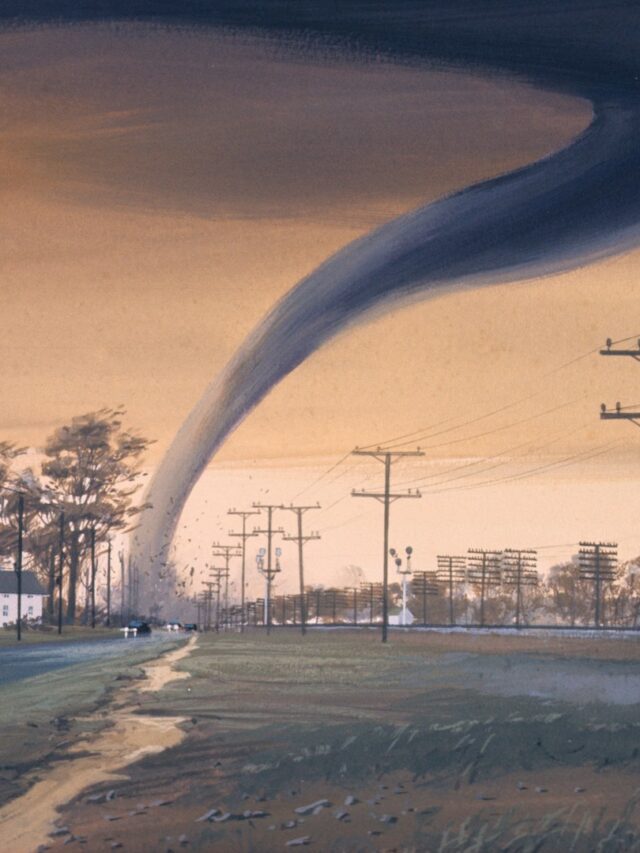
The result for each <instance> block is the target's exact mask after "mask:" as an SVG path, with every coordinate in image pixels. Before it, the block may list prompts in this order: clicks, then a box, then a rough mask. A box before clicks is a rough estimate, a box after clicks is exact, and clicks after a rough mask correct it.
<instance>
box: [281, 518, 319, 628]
mask: <svg viewBox="0 0 640 853" xmlns="http://www.w3.org/2000/svg"><path fill="white" fill-rule="evenodd" d="M280 509H288V510H290V511H291V512H293V513H295V515H296V516H297V520H298V526H297V531H298V532H297V533H296V534H295V535H293V536H288V535H286V534H283V536H282V539H283V540H284V541H285V542H297V543H298V574H299V578H300V607H301V611H300V630H301V632H302V634H306V632H307V614H306V608H305V606H304V553H303V552H304V546H305V544H306V543H307V542H311V541H313V540H314V539H320V534H319V533H318V532H317V531H311V533H307V534H303V533H302V516H303V515H304V514H305V513H306V512H309V510H311V509H320V504H319V503H315V504H313V506H293V504H289V506H281V507H280Z"/></svg>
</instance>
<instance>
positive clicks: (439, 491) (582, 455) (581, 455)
mask: <svg viewBox="0 0 640 853" xmlns="http://www.w3.org/2000/svg"><path fill="white" fill-rule="evenodd" d="M617 444H620V442H619V441H610V442H607V444H604V445H600V449H597V450H596V452H593V453H591V452H589V453H588V452H587V451H584V450H583V451H581V452H580V453H576V454H574V455H573V456H567V457H565V458H564V459H560V460H557V461H556V462H549V463H547V464H545V465H540V466H537V467H536V468H531V469H529V470H528V471H523V472H522V473H520V474H512V475H510V476H507V477H496V478H494V479H493V480H484V481H483V482H481V483H470V484H469V485H467V486H451V487H450V488H447V489H436V490H433V491H430V492H427V493H426V494H429V495H439V494H442V493H443V492H453V491H458V490H460V489H477V488H480V487H484V486H489V485H495V484H498V483H507V482H510V481H513V480H522V479H526V478H527V477H530V476H534V475H535V474H537V473H538V472H541V471H544V470H547V469H549V468H554V467H558V468H561V467H563V466H565V465H569V464H571V463H572V462H574V461H578V460H581V461H586V460H587V459H593V458H594V457H596V456H601V455H602V454H603V453H606V452H607V451H608V450H609V449H610V448H611V447H615V446H616V445H617ZM587 453H588V455H585V454H587Z"/></svg>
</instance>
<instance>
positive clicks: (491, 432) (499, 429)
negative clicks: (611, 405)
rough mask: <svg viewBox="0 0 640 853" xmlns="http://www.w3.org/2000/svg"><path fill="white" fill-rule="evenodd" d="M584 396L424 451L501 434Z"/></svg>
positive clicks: (435, 445) (430, 446)
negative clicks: (497, 433)
mask: <svg viewBox="0 0 640 853" xmlns="http://www.w3.org/2000/svg"><path fill="white" fill-rule="evenodd" d="M586 396H587V395H586V394H584V395H583V396H582V397H576V398H575V399H574V400H568V401H567V402H566V403H560V404H559V405H558V406H552V407H551V408H550V409H545V410H544V411H542V412H538V413H537V414H535V415H529V416H528V417H526V418H521V419H520V420H519V421H512V422H511V423H509V424H504V425H503V426H499V427H495V428H494V429H490V430H486V431H485V432H478V433H475V435H468V436H465V437H463V438H454V439H452V440H451V441H445V442H442V443H440V444H429V445H427V447H426V449H427V450H433V449H435V448H436V447H448V446H449V445H451V444H460V443H461V442H463V441H473V440H474V439H476V438H485V436H487V435H494V434H495V433H496V432H503V431H504V430H505V429H513V427H516V426H520V425H521V424H526V423H529V422H530V421H534V420H536V419H537V418H543V417H545V415H551V414H553V413H554V412H558V411H560V409H566V408H567V406H572V405H573V404H574V403H577V402H579V401H580V400H583V399H585V397H586Z"/></svg>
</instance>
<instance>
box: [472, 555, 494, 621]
mask: <svg viewBox="0 0 640 853" xmlns="http://www.w3.org/2000/svg"><path fill="white" fill-rule="evenodd" d="M467 553H468V555H469V556H468V557H467V566H468V569H467V580H468V581H469V582H470V583H472V584H474V586H476V587H479V588H480V627H481V628H482V627H484V604H485V600H486V597H487V590H488V589H491V587H496V586H499V585H500V581H501V579H502V573H501V571H500V567H501V562H502V553H501V552H500V551H485V550H483V549H482V548H469V550H468V551H467Z"/></svg>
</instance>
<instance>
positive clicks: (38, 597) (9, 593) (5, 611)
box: [0, 571, 47, 627]
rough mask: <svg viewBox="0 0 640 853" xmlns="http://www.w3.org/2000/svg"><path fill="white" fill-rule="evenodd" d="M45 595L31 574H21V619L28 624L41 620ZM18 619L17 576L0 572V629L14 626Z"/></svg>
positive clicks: (10, 572)
mask: <svg viewBox="0 0 640 853" xmlns="http://www.w3.org/2000/svg"><path fill="white" fill-rule="evenodd" d="M46 597H47V593H46V592H45V591H44V589H43V588H42V586H41V585H40V581H39V580H38V578H37V577H36V576H35V575H34V573H33V572H22V608H21V609H22V618H23V620H26V621H28V622H33V621H37V622H39V621H40V620H41V619H42V610H43V607H44V599H45V598H46ZM17 619H18V576H17V575H16V573H15V572H12V571H9V572H6V571H5V572H3V571H0V627H2V626H4V625H14V624H15V623H16V621H17Z"/></svg>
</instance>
